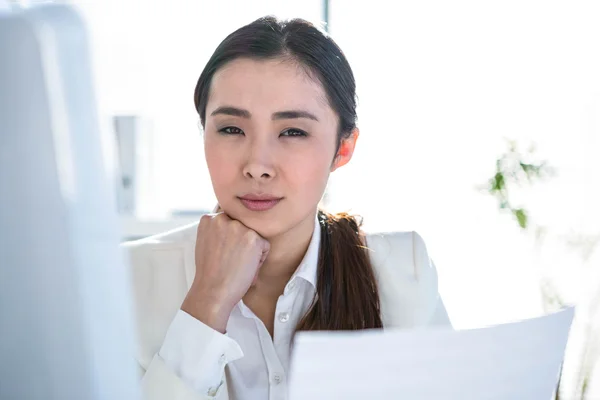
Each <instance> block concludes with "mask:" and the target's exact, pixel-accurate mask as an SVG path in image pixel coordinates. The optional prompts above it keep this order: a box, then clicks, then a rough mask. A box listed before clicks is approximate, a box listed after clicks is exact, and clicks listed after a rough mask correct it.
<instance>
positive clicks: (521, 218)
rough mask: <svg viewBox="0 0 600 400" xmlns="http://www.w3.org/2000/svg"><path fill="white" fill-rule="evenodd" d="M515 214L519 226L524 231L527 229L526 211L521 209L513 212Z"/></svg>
mask: <svg viewBox="0 0 600 400" xmlns="http://www.w3.org/2000/svg"><path fill="white" fill-rule="evenodd" d="M513 214H514V215H515V217H517V221H518V222H519V226H520V227H521V228H523V229H526V228H527V214H526V213H525V210H523V209H522V208H519V209H517V210H513Z"/></svg>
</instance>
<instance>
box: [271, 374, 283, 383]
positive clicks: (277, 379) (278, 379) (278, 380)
mask: <svg viewBox="0 0 600 400" xmlns="http://www.w3.org/2000/svg"><path fill="white" fill-rule="evenodd" d="M282 380H283V378H282V377H281V375H279V374H273V383H274V384H275V385H279V384H280V383H281V381H282Z"/></svg>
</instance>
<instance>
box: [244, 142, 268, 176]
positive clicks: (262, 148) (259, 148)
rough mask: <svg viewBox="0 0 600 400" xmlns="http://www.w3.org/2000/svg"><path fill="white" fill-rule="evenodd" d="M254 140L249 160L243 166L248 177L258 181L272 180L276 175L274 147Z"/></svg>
mask: <svg viewBox="0 0 600 400" xmlns="http://www.w3.org/2000/svg"><path fill="white" fill-rule="evenodd" d="M261 142H262V141H260V140H254V141H253V143H252V144H251V145H250V148H249V152H248V158H247V162H246V164H245V165H244V168H243V174H244V176H245V177H246V178H250V179H255V180H258V181H263V182H266V181H270V180H272V179H273V178H274V177H275V167H274V166H273V149H272V148H270V146H269V145H268V143H265V142H262V143H261Z"/></svg>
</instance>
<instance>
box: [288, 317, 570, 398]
mask: <svg viewBox="0 0 600 400" xmlns="http://www.w3.org/2000/svg"><path fill="white" fill-rule="evenodd" d="M573 313H574V312H573V308H572V307H570V308H566V309H564V310H562V311H559V312H557V313H555V314H550V315H547V316H543V317H539V318H534V319H529V320H525V321H521V322H516V323H510V324H504V325H498V326H493V327H487V328H481V329H473V330H464V331H452V330H450V329H443V328H438V329H418V330H384V331H382V330H370V331H357V332H354V333H349V332H300V333H298V334H297V336H296V339H295V344H294V351H293V357H292V363H291V366H290V399H291V400H304V399H312V400H316V399H328V400H329V399H408V400H425V399H444V400H483V399H485V400H496V399H498V400H508V399H527V400H537V399H540V400H550V399H551V398H552V394H553V393H554V390H555V389H556V385H557V383H558V377H559V374H560V368H561V364H562V360H563V355H564V351H565V346H566V343H567V337H568V333H569V329H570V326H571V321H572V320H573Z"/></svg>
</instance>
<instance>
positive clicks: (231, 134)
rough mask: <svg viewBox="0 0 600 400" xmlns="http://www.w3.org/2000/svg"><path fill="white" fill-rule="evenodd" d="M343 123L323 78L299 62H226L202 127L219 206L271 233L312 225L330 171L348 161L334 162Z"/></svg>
mask: <svg viewBox="0 0 600 400" xmlns="http://www.w3.org/2000/svg"><path fill="white" fill-rule="evenodd" d="M337 127H338V116H337V115H336V113H335V112H334V111H333V109H332V108H331V107H330V106H329V104H328V101H327V97H326V94H325V91H324V90H323V88H322V86H321V84H320V83H319V82H318V81H315V80H313V79H312V78H311V77H309V76H308V75H307V74H306V72H304V70H303V69H302V68H300V67H299V66H298V65H297V64H295V63H293V62H289V61H282V60H267V61H264V60H263V61H257V60H250V59H237V60H234V61H232V62H230V63H228V64H226V65H225V66H224V67H222V68H221V69H220V70H218V71H217V72H216V73H215V75H214V76H213V79H212V83H211V88H210V93H209V99H208V103H207V106H206V121H205V129H204V130H205V133H204V148H205V155H206V161H207V164H208V169H209V172H210V176H211V180H212V185H213V188H214V191H215V195H216V197H217V200H218V202H219V205H220V206H221V208H222V209H223V210H224V211H225V212H226V213H227V214H228V215H229V216H230V217H231V218H233V219H237V220H239V221H240V222H242V223H243V224H244V225H246V226H248V227H249V228H251V229H253V230H255V231H256V232H257V233H259V234H260V235H261V236H263V237H265V238H270V237H274V236H277V235H280V234H282V233H285V232H287V231H289V230H290V229H292V228H294V227H296V226H298V225H300V224H302V223H306V224H308V223H310V224H311V225H312V223H313V222H312V220H313V219H314V217H315V212H316V209H317V205H318V203H319V201H320V199H321V197H322V196H323V192H324V190H325V186H326V184H327V179H328V178H329V173H330V172H331V171H333V170H334V169H335V168H337V167H338V166H340V165H341V164H345V163H346V162H347V161H348V160H340V161H338V160H337V159H338V158H339V157H338V158H336V162H335V163H334V162H333V161H334V153H335V150H336V134H337ZM355 140H356V136H353V139H352V149H353V148H354V145H353V143H354V141H355ZM350 157H351V152H350ZM346 158H348V157H346ZM348 159H349V158H348Z"/></svg>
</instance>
